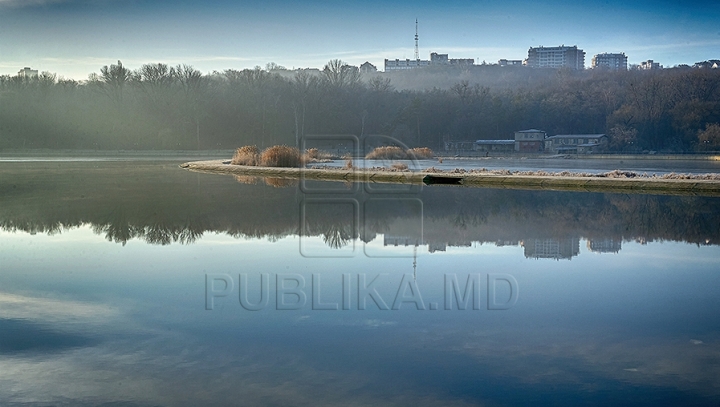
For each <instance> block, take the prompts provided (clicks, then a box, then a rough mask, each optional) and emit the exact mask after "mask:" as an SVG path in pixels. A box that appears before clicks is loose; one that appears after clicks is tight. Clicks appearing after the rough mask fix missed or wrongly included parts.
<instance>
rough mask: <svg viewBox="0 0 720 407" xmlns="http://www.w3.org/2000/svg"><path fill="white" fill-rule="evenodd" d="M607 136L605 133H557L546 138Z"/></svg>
mask: <svg viewBox="0 0 720 407" xmlns="http://www.w3.org/2000/svg"><path fill="white" fill-rule="evenodd" d="M600 137H607V136H606V135H605V134H558V135H556V136H550V137H548V138H546V139H545V140H547V139H558V138H600Z"/></svg>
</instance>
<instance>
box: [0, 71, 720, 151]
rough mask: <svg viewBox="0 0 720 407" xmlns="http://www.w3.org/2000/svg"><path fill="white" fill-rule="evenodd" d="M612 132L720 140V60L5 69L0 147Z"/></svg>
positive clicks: (204, 145) (671, 142)
mask: <svg viewBox="0 0 720 407" xmlns="http://www.w3.org/2000/svg"><path fill="white" fill-rule="evenodd" d="M528 128H538V129H541V130H544V131H546V132H547V133H548V135H554V134H582V133H605V134H607V135H608V136H609V137H610V149H611V150H613V151H618V152H640V151H644V150H654V151H660V152H663V151H667V152H693V151H716V150H720V70H717V69H691V68H673V69H663V70H657V71H625V72H611V71H598V70H585V71H572V70H563V69H561V70H549V69H548V70H545V69H530V68H524V67H499V66H474V67H471V68H464V69H461V68H443V69H438V68H428V69H422V70H416V71H412V72H404V73H399V72H398V73H374V74H361V73H360V72H359V71H358V69H357V68H356V67H353V66H349V65H347V64H345V63H344V62H342V61H339V60H332V61H330V62H328V64H327V65H326V66H325V67H324V69H322V70H320V71H318V70H297V71H290V70H285V69H282V68H281V67H277V66H276V65H273V64H268V66H267V67H266V68H265V69H262V68H260V67H256V68H255V69H245V70H242V71H238V70H233V69H228V70H225V71H223V72H212V73H208V74H203V73H201V72H199V71H198V70H196V69H194V68H193V67H191V66H187V65H180V66H176V67H171V66H168V65H166V64H161V63H153V64H146V65H143V66H142V67H140V68H139V69H137V70H130V69H128V68H126V67H125V66H123V64H122V63H121V62H120V61H118V62H117V64H110V65H109V66H104V67H102V68H101V69H100V70H99V72H98V73H93V74H90V75H89V77H88V80H86V81H80V82H78V81H75V80H67V79H63V78H58V77H57V75H55V74H52V73H49V72H43V73H41V74H40V75H39V76H38V77H37V78H25V77H20V76H15V77H11V76H1V77H0V149H35V148H52V149H54V148H62V149H143V150H147V149H172V150H176V149H183V150H189V149H231V148H235V147H239V146H242V145H246V144H255V145H257V146H258V147H260V148H263V147H267V146H270V145H274V144H288V145H297V144H298V140H300V139H301V138H302V137H303V136H305V135H317V134H331V135H338V134H353V135H357V136H359V137H361V138H362V137H364V136H366V135H375V134H383V135H388V136H392V137H394V138H396V139H398V140H400V141H402V142H404V143H405V144H407V145H409V146H411V147H415V146H427V147H430V148H433V149H436V150H441V149H442V146H443V141H447V140H478V139H509V138H512V136H513V132H514V131H517V130H523V129H528Z"/></svg>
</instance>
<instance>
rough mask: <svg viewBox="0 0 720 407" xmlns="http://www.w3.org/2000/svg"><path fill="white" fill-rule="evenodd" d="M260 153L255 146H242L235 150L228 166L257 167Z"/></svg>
mask: <svg viewBox="0 0 720 407" xmlns="http://www.w3.org/2000/svg"><path fill="white" fill-rule="evenodd" d="M259 157H260V152H259V150H258V148H257V146H244V147H240V148H238V149H237V150H235V155H233V158H232V160H230V164H233V165H258V163H259V161H260V159H259Z"/></svg>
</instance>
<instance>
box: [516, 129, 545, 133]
mask: <svg viewBox="0 0 720 407" xmlns="http://www.w3.org/2000/svg"><path fill="white" fill-rule="evenodd" d="M515 133H545V132H544V131H542V130H536V129H530V130H520V131H516V132H515Z"/></svg>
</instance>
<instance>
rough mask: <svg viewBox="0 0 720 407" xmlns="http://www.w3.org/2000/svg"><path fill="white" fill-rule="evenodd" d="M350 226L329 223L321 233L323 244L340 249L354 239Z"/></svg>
mask: <svg viewBox="0 0 720 407" xmlns="http://www.w3.org/2000/svg"><path fill="white" fill-rule="evenodd" d="M352 229H353V228H352V226H349V225H347V224H342V223H335V224H330V225H328V226H327V228H326V229H325V231H324V232H323V233H322V237H323V238H322V239H323V242H325V244H327V245H328V246H330V247H331V248H333V249H340V248H342V247H344V246H347V244H348V243H349V242H350V240H352V239H354V238H355V236H354V234H353V230H352Z"/></svg>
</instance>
